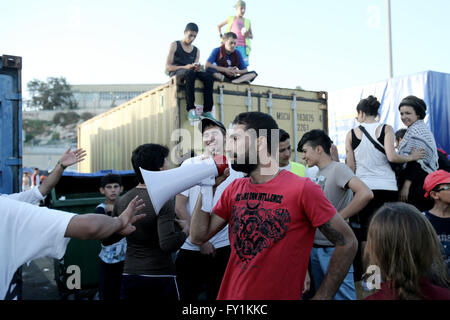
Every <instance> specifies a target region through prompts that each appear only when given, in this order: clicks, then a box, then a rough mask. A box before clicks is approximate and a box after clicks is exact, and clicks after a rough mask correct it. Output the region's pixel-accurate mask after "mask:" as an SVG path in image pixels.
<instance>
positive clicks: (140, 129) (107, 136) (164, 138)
mask: <svg viewBox="0 0 450 320" xmlns="http://www.w3.org/2000/svg"><path fill="white" fill-rule="evenodd" d="M179 82H180V81H179V79H177V78H176V77H172V78H171V79H170V81H169V82H167V83H166V84H163V85H161V86H159V87H157V88H155V89H153V90H150V91H148V92H145V93H143V94H141V95H140V96H138V97H136V98H134V99H132V100H130V101H128V102H126V103H124V104H122V105H120V106H118V107H116V108H114V109H111V110H109V111H107V112H105V113H103V114H100V115H98V116H96V117H94V118H92V119H89V120H88V121H86V122H83V123H81V124H80V125H79V126H78V147H79V148H84V149H85V150H86V151H87V158H86V160H85V161H83V162H81V163H80V164H79V168H78V169H79V171H80V172H95V171H98V170H107V169H113V170H131V169H132V167H131V161H130V159H131V152H132V151H133V150H134V149H135V148H136V147H137V146H139V145H141V144H143V143H150V142H151V143H159V144H163V145H166V146H167V147H169V149H170V150H171V153H170V155H169V160H170V162H171V163H172V164H173V165H177V164H179V162H180V161H181V159H182V158H183V155H185V154H188V153H190V151H191V150H194V151H195V152H196V153H197V154H200V153H201V152H202V140H201V135H200V131H199V130H198V128H197V124H196V123H194V124H192V123H190V122H189V121H188V120H187V111H186V101H185V90H184V86H183V85H182V84H179ZM202 87H203V84H202V83H201V82H200V81H198V80H197V81H196V84H195V101H196V104H199V105H200V106H201V105H202V103H203V93H202V90H203V89H202ZM213 98H214V108H213V113H214V115H215V118H216V119H218V120H220V121H221V122H222V123H223V124H224V125H225V126H226V127H227V128H228V127H230V124H231V122H232V121H233V120H234V118H235V116H236V115H237V114H239V113H241V112H246V111H261V112H265V113H268V114H271V115H272V116H273V117H274V119H275V120H276V121H277V122H278V125H279V126H280V128H283V129H285V130H286V131H287V132H289V134H290V135H291V144H292V146H293V149H294V150H295V149H296V146H297V143H298V141H299V140H300V138H301V136H302V135H303V134H304V133H305V132H307V131H309V130H312V129H323V130H325V131H327V129H328V128H327V93H326V92H322V91H320V92H317V91H304V90H299V89H286V88H275V87H268V86H260V85H250V84H238V85H236V84H232V83H221V82H215V83H214V93H213ZM292 158H293V160H296V161H297V160H299V159H298V154H297V152H293V153H292Z"/></svg>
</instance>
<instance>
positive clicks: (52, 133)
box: [22, 84, 159, 170]
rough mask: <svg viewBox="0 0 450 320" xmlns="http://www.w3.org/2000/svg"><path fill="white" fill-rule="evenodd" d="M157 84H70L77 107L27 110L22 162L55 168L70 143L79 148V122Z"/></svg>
mask: <svg viewBox="0 0 450 320" xmlns="http://www.w3.org/2000/svg"><path fill="white" fill-rule="evenodd" d="M157 86H159V84H97V85H71V88H72V92H73V96H74V98H75V100H76V101H77V103H78V109H75V110H39V111H25V110H24V111H23V113H22V116H23V142H24V144H23V166H24V167H30V168H34V167H38V168H40V169H42V170H51V169H53V167H54V166H55V164H56V162H57V161H58V160H59V157H60V156H61V154H62V153H63V152H64V151H65V150H66V149H67V148H68V147H69V146H71V147H73V148H76V146H77V124H79V123H80V122H82V121H85V120H86V119H87V118H89V117H92V116H95V115H98V114H100V113H103V112H105V111H108V110H109V109H111V108H113V107H116V106H118V105H120V104H122V103H124V102H126V101H128V100H131V99H133V98H135V97H136V96H138V95H140V94H142V93H144V92H147V91H150V90H152V89H153V88H156V87H157ZM61 113H66V115H61ZM74 113H76V114H78V116H77V115H76V114H74ZM55 116H56V117H55ZM62 116H66V119H65V120H66V121H64V119H63V120H61V117H62ZM75 116H76V117H75ZM56 119H59V120H56ZM76 169H77V168H76V166H74V167H73V168H68V170H76Z"/></svg>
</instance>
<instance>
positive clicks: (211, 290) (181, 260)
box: [175, 118, 243, 301]
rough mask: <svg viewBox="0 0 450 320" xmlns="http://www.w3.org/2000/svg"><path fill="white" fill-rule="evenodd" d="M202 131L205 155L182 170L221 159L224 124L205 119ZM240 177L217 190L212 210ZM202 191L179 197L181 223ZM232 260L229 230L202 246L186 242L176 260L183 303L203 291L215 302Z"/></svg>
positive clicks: (233, 176)
mask: <svg viewBox="0 0 450 320" xmlns="http://www.w3.org/2000/svg"><path fill="white" fill-rule="evenodd" d="M199 130H200V131H201V133H202V139H203V146H204V150H205V151H204V154H203V155H200V156H197V157H193V158H190V159H187V160H186V161H184V162H183V164H182V167H183V166H189V165H191V164H193V163H196V162H197V163H198V162H200V161H202V160H203V159H205V158H210V157H215V156H221V155H223V153H224V149H225V138H226V129H225V126H224V125H223V124H222V123H221V122H219V121H217V120H214V119H210V118H203V119H202V120H201V122H200V123H199ZM241 177H243V174H242V173H240V172H237V171H234V170H230V174H229V176H228V177H227V179H226V180H225V181H224V182H223V183H222V184H220V186H218V187H217V189H216V192H215V194H214V197H213V198H211V199H210V206H211V207H212V206H213V205H215V204H216V203H217V201H218V200H219V198H220V196H221V194H222V192H223V190H225V188H226V187H227V185H229V184H230V183H231V182H232V181H233V180H235V179H237V178H241ZM213 184H214V180H213ZM211 187H212V186H211ZM200 191H201V185H196V186H193V187H192V188H189V189H187V190H185V191H183V192H182V193H180V194H178V195H177V196H176V201H175V210H176V212H177V215H178V216H179V217H180V219H183V220H188V221H190V220H191V215H192V213H193V211H194V207H195V204H196V203H197V199H198V196H199V194H200ZM229 256H230V242H229V240H228V227H227V226H225V227H224V228H223V229H222V230H221V231H219V232H218V233H217V234H216V235H215V236H213V237H212V238H211V239H209V241H206V242H205V243H204V244H202V245H201V246H198V245H195V244H192V243H191V242H190V241H189V239H186V241H185V243H184V244H183V246H182V247H181V249H180V251H179V253H178V257H177V260H176V267H177V282H178V285H179V288H180V295H181V300H188V301H195V300H198V297H199V295H200V294H201V293H202V291H203V288H205V289H206V290H205V293H206V299H207V300H215V299H216V297H217V294H218V292H219V288H220V284H221V282H222V278H223V274H224V273H225V268H226V266H227V263H228V258H229Z"/></svg>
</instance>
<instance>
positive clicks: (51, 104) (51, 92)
mask: <svg viewBox="0 0 450 320" xmlns="http://www.w3.org/2000/svg"><path fill="white" fill-rule="evenodd" d="M27 88H28V91H29V93H30V97H31V100H30V107H31V108H38V109H41V110H55V109H76V108H77V107H78V103H77V101H76V100H75V98H74V96H73V93H72V89H71V87H70V85H69V84H68V83H67V81H66V79H65V78H64V77H60V78H53V77H50V78H47V81H41V80H38V79H33V80H31V81H29V82H28V83H27Z"/></svg>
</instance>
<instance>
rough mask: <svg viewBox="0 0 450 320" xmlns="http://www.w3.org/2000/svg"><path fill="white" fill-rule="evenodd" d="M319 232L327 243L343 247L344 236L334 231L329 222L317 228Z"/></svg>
mask: <svg viewBox="0 0 450 320" xmlns="http://www.w3.org/2000/svg"><path fill="white" fill-rule="evenodd" d="M319 230H320V231H321V232H322V233H323V234H324V235H325V237H327V239H328V240H329V241H331V242H332V243H334V244H335V245H339V246H345V243H346V242H345V238H344V235H343V234H342V233H341V232H339V231H338V230H336V229H334V228H333V227H332V226H331V224H330V221H327V222H326V223H324V224H323V225H321V226H320V227H319Z"/></svg>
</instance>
